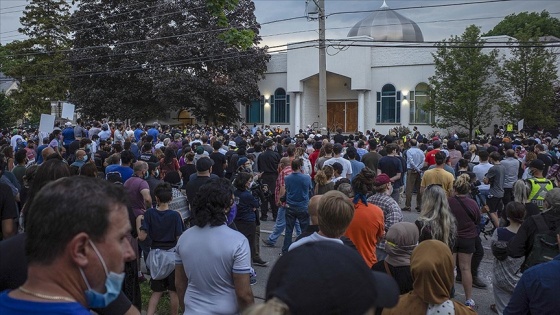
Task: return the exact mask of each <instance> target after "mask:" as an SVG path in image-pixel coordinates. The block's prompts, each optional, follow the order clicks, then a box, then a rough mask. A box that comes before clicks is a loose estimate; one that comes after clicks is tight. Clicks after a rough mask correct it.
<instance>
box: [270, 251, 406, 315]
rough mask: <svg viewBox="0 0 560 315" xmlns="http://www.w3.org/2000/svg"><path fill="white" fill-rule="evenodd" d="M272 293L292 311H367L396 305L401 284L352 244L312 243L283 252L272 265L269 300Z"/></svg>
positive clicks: (304, 312) (352, 313)
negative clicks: (369, 263) (370, 263)
mask: <svg viewBox="0 0 560 315" xmlns="http://www.w3.org/2000/svg"><path fill="white" fill-rule="evenodd" d="M273 297H276V298H278V299H280V300H282V301H283V302H284V303H286V304H287V305H288V307H289V308H290V313H291V314H333V313H340V314H348V315H354V314H356V315H357V314H360V315H362V314H364V313H365V312H366V311H367V310H369V309H370V308H372V307H374V306H375V307H393V306H395V305H396V304H397V302H398V298H399V288H398V286H397V284H396V282H395V280H393V278H391V277H390V276H389V275H386V274H383V273H380V272H375V271H371V270H370V269H369V268H368V266H367V265H366V264H365V262H364V260H363V258H362V257H361V256H360V255H359V254H358V252H357V251H355V250H353V249H351V248H349V247H348V246H346V245H342V244H337V243H334V242H309V243H307V244H303V245H301V246H299V247H297V248H295V249H293V250H291V251H289V252H287V253H286V254H284V255H282V257H280V259H279V260H278V261H277V262H276V264H275V265H274V267H273V268H272V271H271V273H270V277H269V279H268V283H267V286H266V299H267V300H269V299H271V298H273ZM335 310H336V311H335Z"/></svg>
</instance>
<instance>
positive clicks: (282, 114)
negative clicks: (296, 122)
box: [270, 88, 290, 124]
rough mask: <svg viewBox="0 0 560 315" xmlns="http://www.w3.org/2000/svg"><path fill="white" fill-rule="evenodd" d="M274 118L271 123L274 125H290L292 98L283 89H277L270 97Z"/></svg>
mask: <svg viewBox="0 0 560 315" xmlns="http://www.w3.org/2000/svg"><path fill="white" fill-rule="evenodd" d="M270 98H271V99H270V104H271V107H272V108H271V110H272V111H271V112H272V115H271V116H272V117H271V119H270V122H271V123H273V124H289V123H290V96H289V95H286V91H285V90H284V89H282V88H279V89H276V91H275V92H274V95H273V96H271V97H270Z"/></svg>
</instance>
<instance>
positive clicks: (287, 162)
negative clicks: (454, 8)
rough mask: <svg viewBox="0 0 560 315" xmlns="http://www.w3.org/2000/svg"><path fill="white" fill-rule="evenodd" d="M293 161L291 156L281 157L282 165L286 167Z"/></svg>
mask: <svg viewBox="0 0 560 315" xmlns="http://www.w3.org/2000/svg"><path fill="white" fill-rule="evenodd" d="M291 163H292V162H291V161H290V158H289V157H283V158H281V159H280V167H281V168H284V167H286V166H289V165H290V164H291Z"/></svg>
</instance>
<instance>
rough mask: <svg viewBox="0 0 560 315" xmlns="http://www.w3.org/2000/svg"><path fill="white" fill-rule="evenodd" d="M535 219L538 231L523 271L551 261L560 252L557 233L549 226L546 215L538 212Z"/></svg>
mask: <svg viewBox="0 0 560 315" xmlns="http://www.w3.org/2000/svg"><path fill="white" fill-rule="evenodd" d="M533 220H534V221H535V224H536V225H537V232H536V234H535V238H534V240H533V249H531V252H530V253H529V255H527V259H525V262H524V263H523V265H522V266H521V272H523V271H525V270H527V269H528V268H530V267H533V266H535V265H538V264H542V263H545V262H549V261H551V260H553V259H554V257H556V256H557V255H558V254H559V253H560V250H559V249H558V241H557V239H556V233H555V232H554V230H552V229H550V228H549V227H548V225H547V224H546V222H545V221H544V217H543V216H542V215H540V214H537V215H534V216H533Z"/></svg>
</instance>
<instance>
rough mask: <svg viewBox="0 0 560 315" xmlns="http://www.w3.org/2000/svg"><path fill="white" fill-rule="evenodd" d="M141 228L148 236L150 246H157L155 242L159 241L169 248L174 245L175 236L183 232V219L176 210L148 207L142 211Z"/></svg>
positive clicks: (158, 242)
mask: <svg viewBox="0 0 560 315" xmlns="http://www.w3.org/2000/svg"><path fill="white" fill-rule="evenodd" d="M141 229H142V230H144V231H146V233H148V235H149V236H150V239H151V240H152V244H153V245H152V248H159V247H160V246H158V245H156V244H160V243H163V244H167V245H169V246H168V248H170V247H174V246H175V244H176V242H177V238H178V237H179V236H180V235H181V234H182V233H183V220H182V219H181V216H180V215H179V213H178V212H177V211H174V210H171V209H170V210H163V211H160V210H156V209H155V208H150V209H148V210H146V213H144V221H143V223H142V227H141ZM168 248H165V247H164V249H168Z"/></svg>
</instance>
